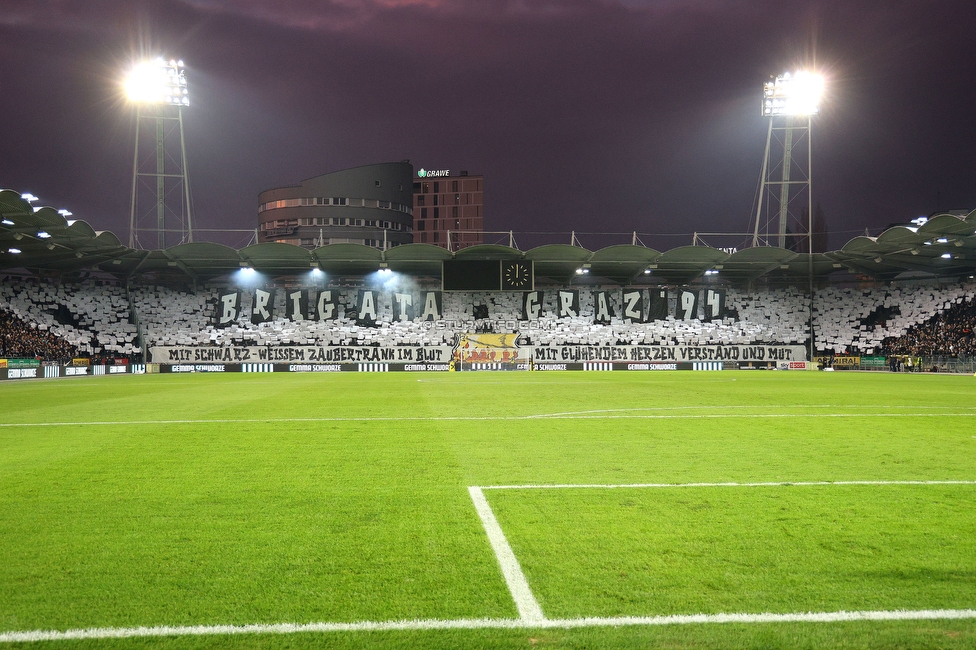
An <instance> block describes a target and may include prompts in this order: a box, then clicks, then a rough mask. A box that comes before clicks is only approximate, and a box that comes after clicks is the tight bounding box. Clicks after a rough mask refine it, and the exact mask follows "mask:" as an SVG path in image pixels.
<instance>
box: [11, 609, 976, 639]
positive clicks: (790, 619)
mask: <svg viewBox="0 0 976 650" xmlns="http://www.w3.org/2000/svg"><path fill="white" fill-rule="evenodd" d="M964 619H976V609H923V610H892V611H853V612H846V611H839V612H798V613H792V614H770V613H764V614H678V615H671V616H620V617H586V618H567V619H542V620H539V621H530V620H526V619H524V618H517V619H497V618H474V619H471V618H462V619H453V620H444V619H417V620H406V621H385V622H384V621H375V622H374V621H363V622H359V623H272V624H256V625H189V626H165V625H160V626H154V627H102V628H87V629H74V630H64V631H55V630H33V631H25V632H0V643H30V642H39V641H69V640H84V639H127V638H140V637H141V638H146V637H150V638H152V637H175V636H230V635H242V634H308V633H323V632H381V631H423V630H487V629H544V628H549V629H552V628H556V629H574V628H586V627H626V626H655V625H709V624H723V623H846V622H855V621H936V620H964Z"/></svg>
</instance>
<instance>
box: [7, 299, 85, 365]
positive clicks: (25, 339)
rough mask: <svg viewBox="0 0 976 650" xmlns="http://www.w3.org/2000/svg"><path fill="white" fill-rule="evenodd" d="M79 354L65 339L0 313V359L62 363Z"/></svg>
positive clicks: (8, 314) (10, 315)
mask: <svg viewBox="0 0 976 650" xmlns="http://www.w3.org/2000/svg"><path fill="white" fill-rule="evenodd" d="M77 354H78V351H77V349H76V348H75V346H73V345H71V344H70V343H68V342H67V341H65V340H64V339H62V338H60V337H58V336H55V335H54V334H52V333H50V332H48V331H45V330H40V329H36V328H35V327H33V326H31V325H30V324H29V323H25V322H24V321H22V320H20V319H19V318H17V317H16V316H14V315H13V314H11V313H9V312H5V311H0V359H38V360H41V361H61V360H66V359H71V358H72V357H75V356H77Z"/></svg>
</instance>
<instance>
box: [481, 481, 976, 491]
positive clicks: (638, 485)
mask: <svg viewBox="0 0 976 650" xmlns="http://www.w3.org/2000/svg"><path fill="white" fill-rule="evenodd" d="M817 485H976V481H953V480H947V481H777V482H761V483H736V482H730V483H619V484H606V483H550V484H538V485H532V484H530V485H480V486H478V488H479V489H480V490H566V489H594V488H596V489H605V490H616V489H625V488H713V487H717V488H723V487H724V488H733V487H810V486H817ZM468 489H469V490H470V489H471V488H468Z"/></svg>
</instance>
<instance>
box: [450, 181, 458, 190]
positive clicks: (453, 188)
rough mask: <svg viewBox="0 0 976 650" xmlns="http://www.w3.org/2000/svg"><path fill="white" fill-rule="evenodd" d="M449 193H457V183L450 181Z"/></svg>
mask: <svg viewBox="0 0 976 650" xmlns="http://www.w3.org/2000/svg"><path fill="white" fill-rule="evenodd" d="M451 191H452V192H457V191H458V189H457V181H451Z"/></svg>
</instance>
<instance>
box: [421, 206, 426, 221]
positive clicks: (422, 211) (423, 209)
mask: <svg viewBox="0 0 976 650" xmlns="http://www.w3.org/2000/svg"><path fill="white" fill-rule="evenodd" d="M420 218H421V219H426V218H427V208H420Z"/></svg>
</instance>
